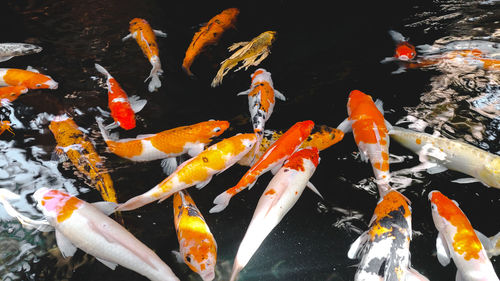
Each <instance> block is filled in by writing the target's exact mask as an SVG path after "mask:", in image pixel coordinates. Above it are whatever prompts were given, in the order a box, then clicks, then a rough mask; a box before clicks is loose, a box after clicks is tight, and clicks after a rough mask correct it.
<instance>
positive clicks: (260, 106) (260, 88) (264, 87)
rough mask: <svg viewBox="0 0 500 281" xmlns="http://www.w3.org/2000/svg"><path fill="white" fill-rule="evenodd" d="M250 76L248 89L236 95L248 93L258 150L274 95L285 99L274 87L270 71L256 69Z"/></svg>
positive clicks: (269, 115) (272, 106)
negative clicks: (250, 81)
mask: <svg viewBox="0 0 500 281" xmlns="http://www.w3.org/2000/svg"><path fill="white" fill-rule="evenodd" d="M250 77H251V78H252V83H251V86H250V89H249V90H246V91H244V92H241V93H239V94H238V96H240V95H248V108H249V110H250V118H251V120H252V125H253V131H254V133H256V134H257V135H258V139H257V143H256V144H255V149H256V150H258V149H259V148H260V143H261V141H262V137H263V134H264V125H265V123H266V121H267V120H268V119H269V117H271V114H272V113H273V109H274V103H275V97H276V98H278V99H280V100H282V101H285V100H286V98H285V96H284V95H283V94H282V93H280V92H279V91H278V90H276V89H274V86H273V80H272V79H271V73H269V72H267V71H266V70H265V69H263V68H259V69H257V70H256V71H255V72H254V73H253V74H252V75H250Z"/></svg>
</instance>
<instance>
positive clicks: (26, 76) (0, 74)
mask: <svg viewBox="0 0 500 281" xmlns="http://www.w3.org/2000/svg"><path fill="white" fill-rule="evenodd" d="M28 69H30V70H23V69H16V68H0V86H25V87H26V88H28V89H53V90H54V89H57V87H58V83H57V82H56V81H54V80H53V79H52V78H51V77H50V76H48V75H43V74H40V73H38V71H36V70H35V69H33V68H28Z"/></svg>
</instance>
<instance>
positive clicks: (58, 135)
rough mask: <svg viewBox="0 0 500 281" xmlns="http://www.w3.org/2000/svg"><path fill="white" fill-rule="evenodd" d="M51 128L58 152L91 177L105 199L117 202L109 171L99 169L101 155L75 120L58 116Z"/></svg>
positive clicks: (101, 163)
mask: <svg viewBox="0 0 500 281" xmlns="http://www.w3.org/2000/svg"><path fill="white" fill-rule="evenodd" d="M49 129H50V130H51V131H52V134H54V138H55V139H56V142H57V147H56V152H57V153H58V154H59V155H62V154H66V155H67V156H68V158H69V160H71V162H72V163H73V165H74V166H75V168H76V169H77V170H78V171H79V172H80V173H82V174H83V175H85V176H86V177H87V178H88V179H90V181H91V184H92V185H93V186H94V187H95V188H96V189H97V190H98V191H99V192H100V193H101V196H102V198H103V199H104V200H106V201H110V202H115V203H116V202H117V201H116V193H115V189H114V187H113V181H112V180H111V177H110V176H109V174H108V173H107V172H105V171H103V170H101V169H99V168H101V167H102V166H103V162H102V160H101V157H99V155H98V154H97V152H96V151H95V148H94V146H93V145H92V143H91V142H90V141H88V140H87V139H86V137H85V135H84V134H83V132H82V131H81V130H80V129H78V125H77V124H76V123H75V121H73V119H71V118H70V117H68V116H66V115H60V116H56V117H55V118H54V120H52V121H51V122H50V125H49Z"/></svg>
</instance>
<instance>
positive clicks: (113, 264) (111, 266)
mask: <svg viewBox="0 0 500 281" xmlns="http://www.w3.org/2000/svg"><path fill="white" fill-rule="evenodd" d="M96 259H97V260H98V261H100V262H102V263H103V264H104V265H105V266H107V267H109V268H111V269H112V270H115V268H116V266H117V265H118V264H116V263H114V262H110V261H107V260H103V259H100V258H98V257H96Z"/></svg>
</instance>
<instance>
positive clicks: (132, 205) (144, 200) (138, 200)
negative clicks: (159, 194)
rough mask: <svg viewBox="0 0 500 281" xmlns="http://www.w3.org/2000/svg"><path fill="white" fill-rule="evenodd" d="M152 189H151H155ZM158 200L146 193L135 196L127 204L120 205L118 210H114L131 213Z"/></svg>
mask: <svg viewBox="0 0 500 281" xmlns="http://www.w3.org/2000/svg"><path fill="white" fill-rule="evenodd" d="M155 188H156V187H154V188H153V189H155ZM156 200H158V198H155V197H152V196H151V195H150V194H149V192H146V193H144V194H141V195H137V196H135V197H133V198H131V199H129V200H128V201H127V202H125V203H123V204H120V205H119V206H118V208H116V211H131V210H135V209H137V208H140V207H142V206H144V205H146V204H149V203H151V202H153V201H156Z"/></svg>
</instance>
